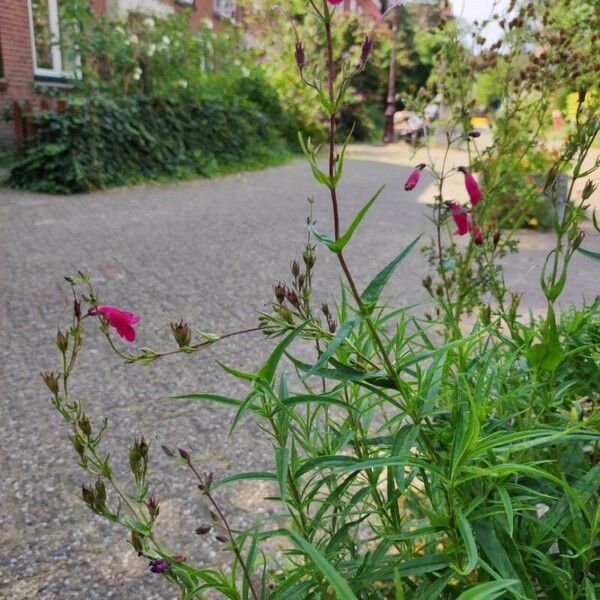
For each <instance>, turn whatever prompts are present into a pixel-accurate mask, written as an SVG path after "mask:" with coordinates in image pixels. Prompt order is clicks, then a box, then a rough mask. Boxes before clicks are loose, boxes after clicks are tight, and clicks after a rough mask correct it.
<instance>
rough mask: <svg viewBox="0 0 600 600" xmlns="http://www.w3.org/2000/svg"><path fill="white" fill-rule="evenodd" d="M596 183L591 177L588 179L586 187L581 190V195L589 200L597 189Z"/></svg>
mask: <svg viewBox="0 0 600 600" xmlns="http://www.w3.org/2000/svg"><path fill="white" fill-rule="evenodd" d="M595 189H596V185H594V183H593V182H592V180H591V179H588V180H587V181H586V183H585V187H584V188H583V192H581V197H582V198H583V200H587V199H588V198H589V197H590V196H591V195H592V194H593V193H594V191H595Z"/></svg>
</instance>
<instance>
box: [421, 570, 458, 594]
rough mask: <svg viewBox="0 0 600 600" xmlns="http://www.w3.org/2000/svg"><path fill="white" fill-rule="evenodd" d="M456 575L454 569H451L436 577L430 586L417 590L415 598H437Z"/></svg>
mask: <svg viewBox="0 0 600 600" xmlns="http://www.w3.org/2000/svg"><path fill="white" fill-rule="evenodd" d="M454 576H455V573H454V571H449V572H448V573H446V574H445V575H442V576H441V577H439V578H438V579H436V580H435V581H434V582H433V583H432V584H431V585H430V586H429V587H427V588H425V589H419V590H417V591H416V596H415V600H436V599H437V598H439V597H440V594H441V593H442V592H443V591H444V588H445V587H446V586H447V585H448V582H449V581H450V580H451V579H452V578H453V577H454Z"/></svg>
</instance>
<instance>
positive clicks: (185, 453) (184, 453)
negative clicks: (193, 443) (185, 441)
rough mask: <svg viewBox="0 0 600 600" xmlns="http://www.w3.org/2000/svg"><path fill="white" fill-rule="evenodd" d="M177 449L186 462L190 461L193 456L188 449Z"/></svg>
mask: <svg viewBox="0 0 600 600" xmlns="http://www.w3.org/2000/svg"><path fill="white" fill-rule="evenodd" d="M177 451H178V452H179V456H181V458H183V460H185V461H186V462H190V459H191V456H190V453H189V452H188V451H187V450H184V449H183V448H177Z"/></svg>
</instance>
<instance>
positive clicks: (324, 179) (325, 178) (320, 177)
mask: <svg viewBox="0 0 600 600" xmlns="http://www.w3.org/2000/svg"><path fill="white" fill-rule="evenodd" d="M298 140H299V142H300V147H301V148H302V152H304V154H305V156H306V158H308V163H309V164H310V168H311V170H312V172H313V175H314V178H315V179H316V180H317V181H318V182H319V183H321V184H323V185H325V186H327V187H328V188H332V187H333V181H332V180H331V177H329V175H327V174H326V173H324V172H323V171H321V169H319V167H318V165H317V161H316V159H315V153H314V151H313V149H312V148H311V147H310V146H309V145H310V139H309V140H308V144H306V143H305V142H304V138H303V137H302V133H301V132H298Z"/></svg>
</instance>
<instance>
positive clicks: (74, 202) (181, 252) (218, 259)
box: [0, 160, 600, 600]
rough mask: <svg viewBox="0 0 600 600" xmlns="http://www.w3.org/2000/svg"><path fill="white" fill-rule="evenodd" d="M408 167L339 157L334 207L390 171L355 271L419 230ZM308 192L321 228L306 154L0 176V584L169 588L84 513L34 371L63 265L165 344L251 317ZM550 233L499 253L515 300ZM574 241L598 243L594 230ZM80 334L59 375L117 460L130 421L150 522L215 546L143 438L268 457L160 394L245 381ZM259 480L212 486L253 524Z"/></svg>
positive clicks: (412, 271)
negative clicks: (57, 189) (95, 172)
mask: <svg viewBox="0 0 600 600" xmlns="http://www.w3.org/2000/svg"><path fill="white" fill-rule="evenodd" d="M407 173H408V169H407V168H406V167H403V166H397V165H390V164H382V163H378V162H374V161H365V160H353V161H349V162H348V164H347V166H346V177H345V182H344V185H342V193H341V197H342V212H343V221H344V222H345V223H347V222H348V218H349V217H350V216H351V215H353V214H354V213H355V212H356V210H357V209H358V208H359V207H360V206H361V205H362V204H363V203H364V202H365V201H366V200H367V199H368V198H369V197H370V195H371V194H372V193H373V191H374V190H375V189H377V188H378V187H379V186H380V185H381V184H382V183H386V184H387V185H388V187H387V188H386V190H385V191H384V193H383V194H382V197H381V199H380V200H379V201H378V203H377V205H376V206H375V207H374V208H373V209H372V211H371V213H370V214H369V215H368V216H367V218H366V220H365V223H364V227H363V229H362V230H361V231H360V232H359V233H358V234H357V235H356V237H355V239H353V241H352V244H351V245H350V246H351V247H350V248H349V250H348V253H347V254H348V262H349V264H350V265H351V268H352V270H353V272H354V273H355V276H356V279H357V280H358V282H359V283H360V284H361V285H364V284H365V283H366V282H367V281H368V278H369V275H371V274H372V273H373V272H374V271H375V270H376V269H377V268H379V267H380V266H382V265H383V264H385V263H386V262H387V261H388V260H389V259H390V258H391V257H392V256H394V255H395V254H396V253H397V252H398V250H399V249H400V248H402V247H403V246H404V245H406V244H407V243H408V242H410V241H411V240H412V239H413V238H414V237H415V236H416V235H417V234H418V233H421V232H426V231H428V229H429V224H428V221H427V219H426V217H425V214H424V213H425V210H426V208H425V207H424V206H423V205H422V204H419V203H417V202H416V201H415V198H414V197H413V196H411V195H409V194H405V193H404V192H403V191H402V192H400V190H401V184H402V183H403V181H404V179H405V178H406V175H407ZM311 194H315V207H314V211H315V215H316V217H317V219H318V220H319V221H320V222H321V229H322V230H327V223H328V222H329V207H328V205H327V203H326V198H325V196H324V195H323V192H322V191H321V190H319V189H317V188H315V187H314V186H313V185H312V184H311V183H310V180H309V176H308V172H307V167H306V166H305V164H304V163H303V162H302V161H295V162H293V163H291V164H289V165H286V166H283V167H279V168H273V169H268V170H266V171H262V172H256V173H246V174H239V175H235V176H229V177H225V178H220V179H215V180H210V181H196V182H190V183H184V184H179V185H160V186H159V185H153V186H144V187H136V188H132V189H117V190H111V191H107V192H101V193H96V194H91V195H88V196H72V197H55V196H47V195H37V194H29V193H21V192H15V191H11V190H0V294H1V298H2V301H1V302H0V353H1V359H2V360H1V363H0V391H1V394H0V411H1V415H2V437H1V441H0V461H1V464H2V465H3V476H2V486H1V488H0V505H1V507H2V510H1V511H0V564H1V565H2V566H1V568H0V597H2V598H7V599H30V598H43V599H60V600H75V599H77V600H80V599H84V598H85V599H89V600H93V599H104V598H123V599H126V600H128V599H133V598H136V599H137V598H139V599H144V600H152V599H154V598H157V599H170V598H174V597H175V594H174V593H173V591H172V590H171V589H170V588H167V587H166V586H165V585H164V584H163V583H162V582H161V580H160V578H158V577H156V576H153V575H152V574H150V573H149V572H148V570H147V565H146V564H145V563H143V562H141V561H139V559H138V558H137V557H136V556H135V553H134V552H133V551H132V550H131V548H130V547H129V545H128V544H127V542H126V540H125V539H124V535H123V531H122V530H120V529H118V528H115V527H112V526H109V525H108V524H107V523H105V522H104V521H102V520H100V519H97V518H95V517H93V515H91V513H90V512H89V511H88V510H87V508H86V507H84V506H83V503H82V501H81V500H80V499H79V498H78V497H77V495H78V490H79V486H80V485H81V484H82V483H83V482H85V481H86V480H85V477H84V473H83V472H82V471H81V470H80V469H79V468H78V467H77V466H76V464H75V461H74V453H73V451H72V450H71V449H70V448H69V446H68V444H67V440H66V437H67V430H66V428H65V427H64V426H63V424H62V423H61V422H60V421H59V418H58V416H57V415H56V414H55V412H54V411H53V409H52V408H51V406H50V404H49V401H48V398H47V396H48V394H47V392H46V391H45V388H44V387H43V385H42V384H41V381H40V379H39V376H38V372H39V371H41V370H52V369H56V368H57V363H56V359H57V354H56V351H55V349H54V347H53V335H54V334H55V332H56V328H57V326H58V325H59V324H61V323H63V322H64V321H65V319H67V318H68V311H69V296H68V292H69V290H68V286H66V285H63V283H64V282H63V281H62V277H63V276H64V275H68V274H70V273H73V272H74V271H75V270H76V269H82V270H87V271H90V272H91V273H92V274H93V275H94V281H95V284H96V286H97V288H98V289H99V290H100V292H101V298H102V300H103V301H104V302H106V303H108V304H115V305H117V306H121V307H123V308H126V309H130V310H132V311H134V312H136V313H137V314H139V315H141V317H142V322H141V323H140V326H139V327H138V330H139V344H140V346H142V345H149V346H153V347H159V348H164V347H165V346H167V345H172V342H171V341H170V340H169V335H168V322H169V321H170V320H174V319H179V318H181V317H183V318H184V319H186V320H189V321H190V322H191V323H193V324H194V325H195V326H196V327H197V328H199V329H203V330H208V331H216V332H221V333H222V332H226V331H231V330H233V329H236V328H243V327H247V326H252V325H254V323H255V310H257V309H260V308H261V307H262V306H263V305H264V303H265V302H266V301H267V300H268V299H270V295H271V285H272V283H273V282H275V281H277V280H278V279H283V278H285V277H287V273H288V269H289V261H290V260H291V259H292V258H294V256H299V251H300V248H301V246H302V244H303V242H304V239H305V234H306V230H305V224H304V223H305V218H306V215H307V202H306V198H307V196H309V195H311ZM551 244H552V235H551V234H539V233H527V234H525V235H524V236H523V244H522V249H523V250H522V252H521V254H520V255H519V256H518V258H511V260H510V263H509V264H508V265H507V270H508V273H509V278H510V280H511V281H513V282H514V284H515V287H516V288H518V289H521V290H524V291H528V290H529V292H530V293H529V294H528V296H527V306H529V307H530V308H532V309H533V310H537V309H541V307H542V306H543V302H542V298H541V295H540V294H539V292H538V291H537V285H538V284H537V282H538V278H539V265H540V262H541V261H542V260H543V257H544V255H545V252H546V251H547V249H548V248H549V247H550V246H551ZM586 245H587V246H588V247H589V248H590V249H596V250H598V249H599V247H600V244H598V240H591V241H590V242H588V243H587V244H586ZM423 262H424V261H423V258H422V257H421V255H420V253H419V252H414V253H413V254H412V255H411V256H410V257H409V258H408V259H407V261H406V262H405V263H404V264H403V266H402V267H401V269H400V270H399V272H398V273H397V274H396V276H395V277H394V278H393V281H392V282H391V283H390V285H389V287H388V288H387V290H386V292H387V295H388V297H389V298H390V299H392V300H394V301H400V302H405V303H411V304H413V303H414V302H415V301H418V300H421V299H424V294H423V292H422V290H421V286H420V281H421V279H422V276H423ZM317 267H318V271H317V279H316V287H317V289H318V293H319V295H320V296H322V297H323V298H326V297H327V296H328V295H329V294H331V293H333V292H335V289H336V287H337V285H336V282H337V276H336V274H335V273H336V268H335V264H334V262H333V260H332V258H331V257H329V256H326V255H325V253H324V251H322V250H321V252H320V254H319V258H318V261H317ZM594 269H597V266H596V265H595V264H594V263H593V262H591V261H588V260H587V259H584V258H580V257H576V259H575V260H574V264H573V270H572V272H571V273H572V276H571V282H570V286H569V290H568V292H567V294H566V295H565V301H566V302H577V303H579V302H581V298H582V295H583V296H585V297H586V298H588V299H591V298H592V297H593V296H594V295H595V294H597V293H598V291H599V289H598V288H599V285H598V281H599V278H598V277H597V276H596V277H594V276H592V273H593V272H594ZM596 273H597V271H596ZM328 281H330V282H332V283H331V284H328V283H327V282H328ZM87 345H88V347H87V352H84V358H83V361H82V363H81V365H80V368H79V369H78V372H77V373H76V375H75V378H74V381H73V383H72V386H73V387H72V389H73V391H74V392H75V393H76V394H77V395H78V396H79V397H80V398H82V399H84V400H85V401H86V403H87V406H88V411H89V413H90V415H91V416H93V417H94V418H95V419H96V420H97V419H99V417H100V416H102V415H105V414H106V415H110V417H111V427H110V430H109V432H108V434H107V442H108V444H109V446H110V448H111V449H113V450H114V457H115V461H117V460H118V461H121V462H123V464H124V463H125V462H126V461H125V460H124V459H125V457H126V448H127V447H128V444H129V442H130V440H131V438H132V436H133V435H134V434H135V435H140V434H142V433H143V434H144V435H145V436H146V437H147V438H148V439H151V440H152V441H153V448H154V451H153V453H152V461H151V480H152V481H153V486H154V490H155V492H156V495H157V496H158V497H159V498H160V499H161V515H162V514H164V515H165V516H168V517H169V516H170V517H172V518H170V519H169V520H170V521H171V523H172V524H174V525H175V527H173V529H172V530H171V529H164V530H163V531H162V536H163V537H164V538H165V539H166V540H172V547H173V548H175V549H177V550H178V551H182V552H185V553H186V554H188V556H189V557H190V560H191V561H193V562H197V563H202V562H204V563H206V564H211V563H214V562H215V561H216V562H218V560H219V553H220V550H219V548H218V545H216V544H214V543H213V541H212V540H211V539H199V538H198V537H197V536H195V535H194V534H193V533H192V531H193V527H194V526H197V525H198V524H199V523H201V522H202V521H203V520H204V519H205V518H206V516H207V511H206V508H205V507H204V506H203V505H202V503H201V501H200V499H199V497H198V496H197V494H196V493H195V492H194V485H193V482H192V481H191V480H190V479H189V477H188V476H187V474H186V473H185V472H184V471H183V470H182V469H181V468H180V467H176V466H175V465H173V464H171V463H169V461H168V460H167V459H166V457H164V456H163V455H162V453H161V452H160V451H157V449H158V444H159V443H168V444H170V445H178V446H183V447H185V448H188V449H189V450H190V451H191V452H192V454H193V455H194V459H195V461H196V462H197V463H198V464H201V465H203V466H205V468H206V469H211V470H214V471H215V472H216V473H217V475H219V476H222V475H224V474H228V473H230V472H236V471H243V470H250V469H260V468H264V467H267V466H268V464H269V460H268V456H269V451H270V448H269V445H268V443H266V442H264V441H261V440H262V438H260V437H259V436H258V435H256V432H257V430H256V428H255V426H254V424H253V423H252V422H251V421H250V420H248V421H246V422H244V423H243V425H242V426H241V428H240V429H239V431H238V434H237V435H236V436H235V437H233V438H228V436H227V431H228V427H229V422H230V417H231V412H230V411H229V410H227V409H222V408H214V407H204V406H200V405H198V404H191V403H183V402H176V401H172V400H165V396H166V395H167V394H168V393H172V392H187V391H198V390H204V391H219V392H225V393H231V394H232V395H236V394H241V392H242V388H240V387H239V386H236V385H235V384H232V383H231V382H230V381H228V380H226V379H225V377H224V375H223V373H222V371H221V370H220V369H219V368H218V367H217V366H216V365H215V363H214V361H213V360H212V357H211V356H208V355H206V354H205V355H200V354H196V355H194V356H192V357H188V358H187V359H185V358H183V359H182V358H174V359H167V360H164V361H162V362H159V363H158V364H154V365H151V366H150V367H145V368H144V367H140V366H128V367H126V366H123V365H121V364H120V363H119V361H118V360H117V359H116V357H115V355H114V354H111V353H110V352H109V351H108V349H107V348H106V345H105V344H103V343H102V340H101V339H100V338H99V336H98V335H95V334H94V335H89V336H88V339H87ZM268 349H269V344H268V343H267V342H265V341H263V340H262V339H261V338H260V337H259V336H256V335H255V336H253V337H252V336H248V337H245V338H244V339H241V338H236V339H235V341H233V340H232V341H227V342H225V343H223V345H222V346H221V347H220V348H219V349H218V351H215V355H218V356H219V358H221V359H222V360H224V361H225V362H226V363H229V364H232V365H235V366H237V367H238V368H241V369H244V370H251V369H253V368H255V367H256V366H257V365H258V364H259V363H260V361H261V358H262V357H264V356H265V355H266V354H267V352H268ZM264 492H265V490H264V489H262V488H261V486H258V485H252V486H244V485H240V486H237V487H236V489H235V491H232V492H230V493H229V495H228V496H226V497H225V498H224V503H225V507H226V510H227V511H228V512H229V514H231V515H233V521H234V523H236V524H242V523H243V522H251V521H252V520H254V519H255V518H256V517H257V516H260V515H261V513H263V512H264V511H266V510H268V507H266V508H265V506H264V505H263V504H262V503H261V498H262V495H263V493H264ZM176 532H177V533H178V535H177V536H175V535H174V534H175V533H176ZM208 537H209V538H210V536H208Z"/></svg>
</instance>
